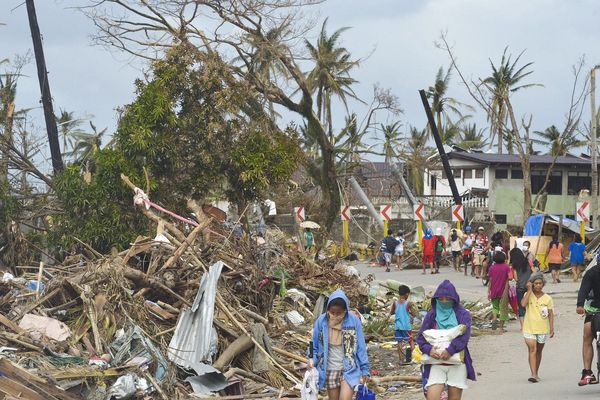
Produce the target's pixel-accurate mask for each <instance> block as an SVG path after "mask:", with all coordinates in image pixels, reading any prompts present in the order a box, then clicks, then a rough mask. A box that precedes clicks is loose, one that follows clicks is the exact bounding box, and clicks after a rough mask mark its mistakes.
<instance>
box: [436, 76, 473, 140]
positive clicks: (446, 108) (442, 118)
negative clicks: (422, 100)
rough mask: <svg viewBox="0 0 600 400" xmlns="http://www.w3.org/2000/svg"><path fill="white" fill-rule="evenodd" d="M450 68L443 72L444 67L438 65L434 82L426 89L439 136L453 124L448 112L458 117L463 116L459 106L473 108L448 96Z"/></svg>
mask: <svg viewBox="0 0 600 400" xmlns="http://www.w3.org/2000/svg"><path fill="white" fill-rule="evenodd" d="M451 68H452V66H450V67H448V69H447V70H446V72H444V68H443V67H440V69H438V72H437V74H436V75H435V83H434V84H433V86H430V87H429V89H428V90H427V97H429V98H430V99H431V111H432V112H433V114H434V115H435V117H436V124H437V128H438V131H439V132H440V136H441V137H443V136H444V134H445V132H446V128H447V127H448V126H450V125H452V124H453V122H452V118H451V116H450V113H452V114H454V115H455V116H457V117H458V118H463V115H462V113H461V111H460V108H461V107H465V108H468V109H469V110H473V107H471V106H469V105H467V104H464V103H461V102H460V101H458V100H456V99H454V98H452V97H450V96H448V88H449V86H450V77H451V75H450V72H451Z"/></svg>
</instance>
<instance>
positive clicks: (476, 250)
mask: <svg viewBox="0 0 600 400" xmlns="http://www.w3.org/2000/svg"><path fill="white" fill-rule="evenodd" d="M488 242H489V240H488V237H487V235H486V234H485V229H483V226H480V227H479V228H477V235H476V236H475V243H474V244H473V254H474V256H473V264H474V265H475V273H474V274H471V275H475V277H476V278H477V279H479V278H481V271H482V268H483V264H484V262H485V259H486V252H487V250H488Z"/></svg>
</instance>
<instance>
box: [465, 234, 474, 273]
mask: <svg viewBox="0 0 600 400" xmlns="http://www.w3.org/2000/svg"><path fill="white" fill-rule="evenodd" d="M474 242H475V236H474V235H473V234H472V233H471V227H470V226H468V225H467V226H466V227H465V237H464V240H463V243H464V244H463V264H464V265H465V276H467V274H468V273H469V265H471V276H474V275H475V265H474V264H473V243H474Z"/></svg>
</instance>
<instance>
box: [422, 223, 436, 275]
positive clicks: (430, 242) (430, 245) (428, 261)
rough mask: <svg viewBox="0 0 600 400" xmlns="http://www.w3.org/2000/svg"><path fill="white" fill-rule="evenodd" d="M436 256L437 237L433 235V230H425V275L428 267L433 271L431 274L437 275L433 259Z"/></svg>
mask: <svg viewBox="0 0 600 400" xmlns="http://www.w3.org/2000/svg"><path fill="white" fill-rule="evenodd" d="M434 254H435V237H433V235H432V234H431V229H430V228H427V229H425V236H423V275H425V274H426V273H427V272H426V269H427V265H429V268H430V269H431V273H432V274H435V269H434V267H433V257H434Z"/></svg>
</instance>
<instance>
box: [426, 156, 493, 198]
mask: <svg viewBox="0 0 600 400" xmlns="http://www.w3.org/2000/svg"><path fill="white" fill-rule="evenodd" d="M449 163H450V167H451V168H452V170H460V177H457V176H455V178H454V180H455V182H456V186H457V188H458V192H459V193H464V192H466V191H468V190H469V189H471V188H480V189H482V188H483V189H487V188H488V187H489V183H490V170H489V168H488V167H487V166H484V165H481V164H477V163H475V162H472V161H467V160H459V159H450V160H449ZM475 169H483V170H484V171H483V178H479V179H478V178H476V173H475ZM465 170H470V171H471V178H465V177H464V174H465ZM433 175H435V176H436V181H437V184H436V190H435V193H434V192H433V190H432V187H431V178H432V176H433ZM424 182H425V185H424V189H423V194H424V195H425V196H432V195H434V194H435V195H436V196H452V190H451V189H450V184H449V183H448V179H442V167H441V165H440V166H437V167H435V168H432V169H426V170H425V177H424Z"/></svg>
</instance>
